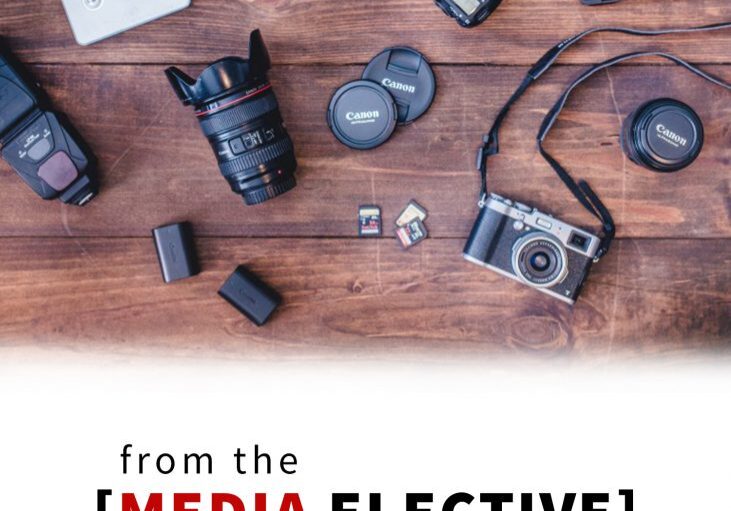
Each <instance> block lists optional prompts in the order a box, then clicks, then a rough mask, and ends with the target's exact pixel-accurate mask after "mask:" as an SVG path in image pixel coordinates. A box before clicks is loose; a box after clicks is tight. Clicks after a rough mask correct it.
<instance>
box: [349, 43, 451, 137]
mask: <svg viewBox="0 0 731 511" xmlns="http://www.w3.org/2000/svg"><path fill="white" fill-rule="evenodd" d="M363 79H364V80H370V81H372V82H376V83H378V84H380V85H381V86H383V87H385V88H386V89H387V90H388V91H389V92H390V93H391V94H392V95H393V97H394V99H395V100H396V106H397V107H398V123H399V124H409V123H411V122H414V121H415V120H416V119H418V118H419V117H421V116H422V115H423V114H424V113H425V112H426V111H427V110H429V107H430V106H431V104H432V102H433V101H434V94H435V93H436V89H437V82H436V79H435V78H434V72H433V71H432V69H431V66H430V65H429V62H427V60H426V58H425V57H424V56H423V55H422V54H421V53H419V52H418V51H416V50H414V49H413V48H406V47H396V48H387V49H385V50H383V51H382V52H381V53H379V54H378V55H376V56H375V57H374V58H373V60H371V62H370V63H369V64H368V66H367V67H366V69H365V71H364V72H363Z"/></svg>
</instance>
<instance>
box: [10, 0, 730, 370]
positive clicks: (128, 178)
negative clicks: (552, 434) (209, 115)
mask: <svg viewBox="0 0 731 511" xmlns="http://www.w3.org/2000/svg"><path fill="white" fill-rule="evenodd" d="M335 4H336V5H335ZM724 19H731V6H729V5H727V2H726V1H725V0H706V1H703V2H698V1H693V0H687V1H676V2H672V3H668V2H667V1H663V0H623V2H621V3H619V4H616V5H613V6H607V7H601V8H600V7H597V8H588V7H583V6H581V5H580V4H579V1H578V0H556V1H551V2H548V1H545V2H536V1H535V0H506V1H505V2H504V5H503V6H502V7H501V8H500V9H499V10H498V11H497V12H496V14H495V15H494V17H493V18H491V19H490V20H489V21H488V22H487V23H486V24H485V25H483V26H481V27H479V28H476V29H474V30H464V29H460V28H459V27H458V26H457V25H456V24H455V23H454V22H453V21H451V20H449V19H448V18H446V17H445V16H443V15H442V14H441V12H440V11H439V9H438V8H436V7H435V6H434V5H433V4H432V2H431V1H430V0H387V1H383V2H379V3H378V6H377V7H374V4H373V3H372V2H362V1H355V0H347V1H346V0H343V1H340V2H337V3H333V2H324V1H317V0H296V1H295V0H267V1H264V0H261V1H230V2H220V1H214V0H193V7H192V8H190V9H188V10H186V11H184V12H182V13H179V14H176V15H174V16H171V17H169V18H166V19H163V20H160V21H158V22H155V23H153V24H150V25H146V26H144V27H140V28H138V29H135V30H133V31H130V32H127V33H125V34H122V35H120V36H117V37H115V38H112V39H109V40H107V41H105V42H102V43H99V44H97V45H93V46H91V47H86V48H84V47H80V46H77V45H76V43H75V42H74V40H73V37H72V36H71V31H70V28H69V26H68V23H67V22H66V19H65V16H64V14H63V8H62V6H61V2H60V0H43V1H41V2H40V4H37V5H36V7H34V8H32V9H30V8H29V7H28V4H27V2H22V1H20V0H5V1H4V2H3V3H2V5H0V35H2V36H3V37H4V38H5V41H6V42H7V43H8V45H9V46H10V47H11V48H12V49H13V50H14V51H15V52H16V53H17V54H18V56H19V57H20V58H21V59H23V60H24V61H25V62H27V63H29V64H30V66H29V67H30V70H31V71H32V72H33V74H34V75H35V76H36V77H37V78H38V81H39V82H41V83H42V84H43V85H44V88H45V89H46V90H47V92H48V93H49V95H50V96H51V98H52V100H53V102H54V105H55V106H56V107H57V108H58V109H60V110H62V111H64V112H66V113H67V114H68V116H69V117H70V118H71V120H72V121H73V122H74V124H75V125H76V127H77V128H78V129H79V131H81V133H82V134H83V135H84V137H85V139H86V140H87V141H88V142H89V143H90V145H91V146H92V147H93V148H94V151H95V153H96V154H97V156H98V157H99V160H100V175H101V180H102V191H101V194H100V196H99V197H98V198H97V199H96V200H95V201H94V202H93V203H92V204H90V205H89V206H88V207H86V208H83V209H79V208H74V207H67V206H63V205H61V204H60V203H58V202H50V203H44V202H42V201H40V200H38V199H36V198H35V197H34V196H33V195H32V194H31V192H30V191H29V190H28V189H27V188H26V187H25V185H23V184H22V183H21V182H20V180H19V179H18V178H17V176H15V175H14V174H13V173H12V172H11V171H10V170H9V168H8V167H7V165H6V164H5V163H4V162H3V163H0V190H1V191H2V192H1V193H2V197H0V198H1V199H2V200H0V237H2V238H3V239H2V240H0V344H2V345H5V346H26V345H42V346H48V347H63V348H73V349H79V350H105V351H107V350H109V351H115V352H124V353H139V352H147V351H150V350H153V351H154V350H158V349H159V350H161V351H162V352H164V353H169V352H171V351H172V352H175V353H180V354H186V355H192V354H196V353H199V352H215V353H217V354H219V355H221V356H232V357H245V358H251V357H255V358H272V357H282V356H292V357H297V358H300V357H322V356H353V355H354V354H358V356H364V355H368V356H380V355H381V354H383V353H396V354H399V355H400V356H403V357H412V356H417V355H420V354H423V353H427V352H432V351H438V352H440V353H443V354H451V355H454V356H463V355H472V354H475V353H485V354H492V353H506V352H509V353H512V352H519V353H521V352H527V353H541V354H547V355H550V354H567V353H570V354H577V355H578V354H586V355H620V354H621V355H622V356H639V355H647V354H656V353H674V352H678V351H687V350H694V351H701V350H707V349H724V348H726V347H727V346H728V345H729V342H730V341H731V319H730V318H731V264H730V263H731V261H730V259H731V223H730V222H729V219H730V218H731V198H730V197H731V196H730V194H731V178H730V177H729V166H730V165H731V143H730V142H731V129H730V128H729V126H731V124H730V123H729V119H731V95H729V93H728V92H726V91H723V90H721V89H720V88H717V87H716V88H714V87H712V86H711V85H710V84H707V83H706V82H703V81H701V80H699V79H698V78H696V77H694V76H692V75H691V74H690V73H688V72H686V71H684V70H681V69H680V68H677V67H674V66H669V65H665V63H664V62H661V61H655V60H649V61H643V62H639V63H636V64H634V65H627V66H621V67H619V68H615V69H612V70H610V71H609V72H607V73H603V74H601V75H599V76H597V77H596V78H595V79H593V80H592V81H590V82H589V83H588V84H587V85H586V86H585V87H584V88H582V89H580V91H579V92H578V93H577V94H576V95H575V96H574V98H573V99H572V100H571V101H570V102H569V104H568V107H567V110H566V112H565V114H564V115H563V116H562V120H561V121H560V122H559V124H558V126H557V129H556V130H555V132H554V133H553V135H552V136H551V140H550V142H549V147H550V148H551V150H552V151H553V152H554V154H555V155H556V156H557V158H558V159H559V160H560V161H562V162H563V163H564V164H566V166H567V167H568V168H569V169H570V170H571V171H572V173H573V174H574V175H575V176H577V177H578V176H580V177H583V178H586V179H587V180H589V181H590V182H591V183H592V185H593V186H594V187H595V189H596V190H597V191H598V192H599V193H600V195H601V196H602V197H603V198H604V199H605V200H606V203H607V205H608V206H609V207H610V209H611V210H612V212H613V213H614V215H615V218H616V220H617V223H618V227H619V232H618V234H619V237H620V240H619V241H618V242H617V244H616V245H615V247H614V250H613V252H611V253H610V255H609V256H608V257H606V258H605V259H604V260H602V261H601V262H600V263H599V264H598V265H597V266H596V268H595V271H594V272H593V274H592V276H591V278H590V280H589V283H588V284H587V287H586V290H585V293H584V295H583V296H582V298H581V300H580V302H579V304H578V305H577V306H576V307H574V308H573V309H572V308H570V307H568V306H566V305H564V304H562V303H559V302H557V301H555V300H552V299H551V298H549V297H545V296H543V295H541V294H539V293H537V292H535V291H532V290H530V289H527V288H524V287H523V286H520V285H518V284H515V283H513V282H511V281H508V280H506V279H504V278H501V277H499V276H497V275H494V274H492V273H491V272H488V271H486V270H481V269H480V268H477V267H474V266H473V265H469V264H467V263H465V262H463V260H462V258H461V255H460V253H461V248H462V245H463V244H464V239H465V238H466V236H467V234H468V233H469V229H470V228H471V226H472V223H473V221H474V217H475V214H476V199H477V197H476V192H477V187H478V176H477V174H476V171H475V170H474V150H475V147H476V145H477V144H478V142H479V139H480V137H481V135H482V133H483V132H484V131H485V130H486V129H487V127H488V126H489V124H490V122H491V121H492V119H493V118H494V116H495V114H496V112H497V111H498V109H499V108H500V106H501V105H502V104H503V103H504V102H505V100H507V98H508V97H509V95H510V94H511V92H512V91H513V89H514V88H515V87H516V86H517V84H518V83H519V81H520V79H521V77H522V76H523V75H524V73H525V71H526V69H527V66H528V65H529V64H530V63H532V62H533V61H534V60H535V59H536V58H537V57H538V56H540V54H541V53H542V52H543V51H544V50H545V49H546V48H547V47H548V46H550V45H551V44H553V43H555V42H556V41H558V40H560V39H561V38H563V37H565V36H567V35H570V34H572V33H574V32H577V31H579V30H581V29H584V28H587V27H589V26H593V25H598V24H601V25H632V26H647V27H664V26H674V25H677V26H689V25H693V24H705V23H713V22H718V21H722V20H724ZM254 27H260V28H261V29H262V31H263V34H264V37H265V40H266V41H267V43H268V44H269V45H270V52H271V54H272V58H273V60H274V62H275V64H276V66H275V69H274V70H273V71H272V81H273V83H274V86H275V88H276V91H277V93H278V96H279V99H280V102H281V104H282V111H283V114H284V117H285V119H286V120H287V123H288V126H289V128H290V131H291V133H292V136H293V138H294V140H295V144H296V148H297V155H298V159H299V161H300V169H299V171H298V180H299V186H298V187H297V188H296V189H295V190H294V191H293V192H291V193H289V194H286V195H284V196H282V197H280V198H277V199H276V200H273V201H270V202H268V203H266V204H264V205H262V206H258V207H254V208H251V207H249V208H247V207H244V206H243V204H242V203H241V200H240V198H238V197H237V196H235V195H233V194H232V193H230V191H229V190H228V187H227V185H226V183H225V181H224V180H223V178H222V177H221V176H220V175H219V173H218V170H217V168H216V165H215V162H214V158H213V154H212V152H211V150H210V148H209V146H208V144H207V142H206V141H205V139H204V138H203V137H202V135H201V134H200V132H199V129H198V127H197V125H196V121H195V120H194V118H193V115H192V113H191V112H190V111H189V110H188V109H186V108H184V107H183V106H181V105H180V104H179V103H178V101H177V100H176V98H175V97H174V94H173V93H172V91H171V90H170V88H169V86H168V84H167V82H166V79H165V77H164V75H163V70H164V68H165V67H166V66H167V65H170V64H176V65H181V66H183V67H185V68H186V69H188V70H190V71H191V72H197V71H199V70H200V69H201V68H202V67H203V65H204V64H205V63H206V62H208V61H210V60H213V59H215V58H219V57H221V56H223V55H225V54H242V53H244V52H245V48H244V41H245V39H246V36H247V33H248V31H249V30H250V29H252V28H254ZM400 44H409V45H412V46H414V47H416V48H418V49H420V50H421V51H423V52H424V53H425V54H426V55H427V56H428V57H429V58H430V60H431V61H432V62H433V63H435V66H434V67H435V71H436V74H437V79H438V83H439V91H438V94H437V98H436V101H435V103H434V105H433V107H432V109H431V110H430V111H429V113H428V114H427V115H426V116H425V117H424V118H422V119H420V120H419V121H418V122H417V123H415V124H414V125H412V126H409V127H405V128H400V129H399V130H398V132H397V133H396V135H395V136H394V138H393V139H392V140H391V141H389V142H388V143H387V144H386V145H384V146H382V147H381V148H378V149H376V150H373V151H367V152H357V151H353V150H350V149H347V148H345V147H344V146H342V145H340V144H338V143H337V142H336V141H335V139H334V138H333V136H332V134H331V133H330V132H329V130H328V129H327V125H326V122H325V110H326V108H327V103H328V101H329V98H330V96H331V94H332V92H333V90H334V89H335V88H337V86H338V85H340V84H342V83H344V82H345V81H348V80H352V79H355V78H357V77H358V76H359V75H360V73H361V71H362V65H361V63H363V62H367V61H368V60H369V59H370V57H372V56H373V55H374V54H375V53H376V52H377V51H379V50H380V49H382V48H383V47H385V46H391V45H400ZM648 48H659V49H668V50H670V51H674V52H677V53H678V54H679V55H682V56H684V57H687V58H689V59H691V60H693V61H694V62H698V63H701V64H704V66H705V68H706V69H707V70H708V71H710V72H712V73H714V74H716V75H718V76H721V77H723V78H725V79H727V80H731V65H729V64H731V53H730V52H729V48H731V30H730V31H725V32H718V33H714V34H711V35H704V36H669V37H664V38H661V39H651V40H646V39H643V40H639V39H636V38H631V37H622V36H598V37H595V38H593V39H590V40H589V41H587V42H586V43H582V44H581V46H580V47H579V48H577V49H576V50H573V51H571V52H569V53H568V54H567V55H566V56H565V58H562V60H561V62H562V65H561V66H559V67H558V68H557V69H556V70H554V71H552V72H550V73H549V74H547V75H546V76H545V78H544V80H543V81H542V83H541V85H539V86H537V87H535V88H534V89H533V90H532V91H531V92H529V93H528V94H527V95H526V97H525V99H524V100H523V102H522V103H521V104H520V105H519V107H518V108H516V110H515V112H514V114H513V115H512V117H511V118H510V119H509V121H508V122H507V123H506V125H505V129H504V132H503V136H502V154H501V155H500V156H499V157H497V158H496V159H495V160H494V161H493V165H492V168H491V171H492V173H493V177H492V183H493V187H494V189H495V190H497V191H500V192H501V193H503V194H504V195H506V196H509V197H512V198H515V199H518V200H522V201H524V202H527V203H531V204H534V205H536V206H539V207H541V208H542V209H544V210H546V211H548V212H550V213H553V214H555V215H557V216H559V217H561V218H563V219H565V220H566V221H569V222H573V223H577V224H580V225H584V226H587V227H592V226H593V225H594V224H593V222H592V220H593V219H592V218H591V217H590V216H588V215H587V214H586V213H585V212H584V211H583V210H582V209H581V208H580V206H578V205H577V204H576V203H575V202H574V201H573V200H572V198H571V196H570V195H569V193H568V192H567V191H566V190H565V189H564V188H563V187H562V185H561V184H560V183H559V182H558V180H557V178H556V177H555V175H554V174H553V173H552V171H551V170H550V168H549V167H548V166H547V165H546V164H545V163H544V162H543V160H542V159H541V158H540V156H539V155H538V154H537V152H536V150H535V134H536V132H537V129H538V127H539V125H540V122H541V120H542V118H543V116H544V115H545V112H546V111H547V109H548V107H550V106H551V105H552V104H553V102H554V101H555V100H556V98H557V96H558V95H559V93H560V92H561V90H562V88H563V87H564V86H565V85H566V84H567V82H568V81H569V80H570V79H571V78H572V77H574V76H576V75H577V74H578V73H579V72H580V71H581V70H582V69H583V66H581V64H585V63H590V62H594V61H597V60H600V59H604V58H607V57H608V56H611V55H614V54H618V53H621V52H624V51H631V50H633V49H648ZM475 64H485V65H475ZM659 96H672V97H675V98H677V99H680V100H683V101H685V102H687V103H688V104H690V105H691V106H693V107H694V108H695V109H696V110H697V111H698V112H699V114H700V115H701V117H702V118H703V119H704V122H705V127H706V147H705V149H704V151H703V153H702V155H701V157H700V158H699V160H698V162H697V163H696V164H695V165H694V166H692V167H691V168H689V169H687V170H685V171H683V172H680V173H677V174H673V175H659V174H654V173H651V172H649V171H647V170H644V169H640V168H638V167H637V166H635V165H633V164H632V163H631V162H629V161H627V160H626V159H625V158H624V157H623V154H622V152H621V149H620V147H619V135H618V134H619V130H620V126H621V122H622V120H623V119H624V118H625V117H626V115H628V114H629V113H630V112H631V111H632V110H634V109H635V108H636V107H637V106H639V105H640V104H641V103H642V102H644V101H646V100H648V99H652V98H656V97H659ZM411 198H415V199H417V200H419V201H420V202H421V203H422V204H423V205H424V206H425V207H427V209H429V212H430V217H429V219H428V222H427V224H428V227H429V229H430V235H431V239H429V240H427V241H425V242H424V243H422V244H421V245H420V246H418V247H416V248H414V249H413V250H412V251H410V252H403V251H401V250H400V248H399V247H398V245H397V242H396V241H395V240H394V239H392V237H391V236H392V235H391V232H390V231H391V228H390V225H391V224H392V221H393V219H394V218H395V216H396V215H397V214H398V212H399V210H400V209H401V208H402V207H403V206H404V205H405V204H406V202H407V201H408V200H409V199H411ZM371 202H374V203H377V204H380V205H381V206H382V207H383V211H384V225H385V226H386V235H387V237H385V238H383V239H380V240H377V241H376V240H359V239H357V237H356V230H357V223H356V219H357V206H358V205H359V204H362V203H371ZM175 220H190V221H192V222H193V224H194V226H195V230H196V234H197V235H198V240H199V248H200V251H201V258H202V260H203V266H204V272H203V274H202V275H201V276H199V277H196V278H194V279H191V280H188V281H185V282H180V283H177V284H174V285H169V286H166V285H164V284H162V282H161V280H160V277H159V270H158V269H157V262H156V258H155V254H154V250H153V246H152V241H151V240H150V239H149V238H150V236H149V232H150V229H151V228H153V227H155V226H156V225H160V224H162V223H167V222H170V221H175ZM237 264H248V265H251V267H252V269H254V270H255V271H257V272H258V273H260V274H261V275H262V276H263V277H264V278H265V279H266V280H268V281H270V282H271V283H272V284H273V285H274V286H275V287H277V288H278V289H280V290H281V291H282V293H283V294H284V298H285V306H284V307H283V308H282V309H281V310H280V311H279V312H278V313H277V316H276V317H275V318H274V320H273V321H272V322H271V323H270V324H268V325H267V326H265V327H263V328H260V329H257V328H256V327H253V326H252V325H250V324H249V323H248V322H247V321H246V320H245V319H244V318H242V317H241V316H239V315H238V314H237V313H236V312H235V311H234V310H233V309H231V308H230V307H229V306H228V305H227V304H225V303H224V302H223V301H222V300H221V299H220V298H219V297H218V296H217V295H216V290H217V288H218V287H219V286H220V284H221V283H222V281H223V280H224V279H225V277H226V275H227V274H228V273H230V272H231V271H232V270H233V269H234V268H235V266H236V265H237Z"/></svg>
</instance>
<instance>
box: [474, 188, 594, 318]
mask: <svg viewBox="0 0 731 511" xmlns="http://www.w3.org/2000/svg"><path fill="white" fill-rule="evenodd" d="M480 206H481V209H480V214H479V216H478V217H477V221H476V222H475V225H474V227H473V228H472V233H471V234H470V237H469V239H468V240H467V244H466V245H465V248H464V257H465V259H467V260H468V261H470V262H472V263H475V264H479V265H480V266H484V267H486V268H489V269H491V270H493V271H495V272H497V273H499V274H501V275H504V276H506V277H509V278H511V279H513V280H517V281H518V282H522V283H523V284H526V285H528V286H531V287H533V288H535V289H537V290H539V291H541V292H543V293H546V294H548V295H551V296H553V297H555V298H558V299H559V300H562V301H564V302H567V303H570V304H573V303H575V302H576V299H577V297H578V296H579V292H580V290H581V287H582V285H583V284H584V281H585V280H586V277H587V276H588V274H589V270H590V269H591V266H592V265H593V263H594V262H595V258H596V256H597V254H598V252H599V249H600V247H601V243H602V241H601V239H600V238H599V237H597V236H595V235H593V234H591V233H588V232H586V231H584V230H582V229H579V228H577V227H574V226H572V225H569V224H567V223H565V222H561V221H560V220H557V219H556V218H554V217H552V216H551V215H547V214H545V213H541V212H540V211H538V210H537V209H535V208H531V207H529V206H526V205H525V204H521V203H519V202H513V201H511V200H509V199H505V198H503V197H501V196H499V195H496V194H490V195H489V196H488V197H487V198H486V199H485V200H483V201H482V202H481V204H480Z"/></svg>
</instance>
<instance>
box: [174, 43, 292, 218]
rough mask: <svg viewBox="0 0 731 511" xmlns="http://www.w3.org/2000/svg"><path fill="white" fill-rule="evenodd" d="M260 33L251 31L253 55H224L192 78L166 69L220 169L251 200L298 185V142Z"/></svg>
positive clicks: (285, 190) (180, 72) (250, 46)
mask: <svg viewBox="0 0 731 511" xmlns="http://www.w3.org/2000/svg"><path fill="white" fill-rule="evenodd" d="M270 68H271V61H270V59H269V53H268V52H267V49H266V46H265V45H264V40H263V39H262V37H261V33H260V32H259V31H258V30H255V31H253V32H252V33H251V35H250V37H249V58H248V59H242V58H239V57H225V58H223V59H220V60H217V61H216V62H214V63H213V64H211V65H210V66H208V67H207V68H206V69H204V70H203V72H202V73H201V74H200V76H199V77H198V78H197V79H194V78H191V77H190V76H188V75H187V74H185V73H184V72H182V71H181V70H180V69H178V68H176V67H171V68H168V69H167V70H166V71H165V74H166V75H167V77H168V80H169V81H170V84H171V85H172V87H173V89H174V90H175V92H176V93H177V95H178V97H179V98H180V100H181V101H182V102H183V104H184V105H193V107H194V108H195V115H196V117H197V118H198V122H199V123H200V127H201V130H203V134H204V135H205V136H206V137H207V138H208V141H209V142H210V144H211V146H212V147H213V151H214V152H215V153H216V157H217V158H218V165H219V168H220V170H221V174H223V177H225V178H226V180H227V181H228V183H229V185H230V186H231V189H232V190H233V191H234V192H235V193H237V194H239V195H242V196H243V198H244V201H245V202H246V204H248V205H252V204H260V203H262V202H264V201H267V200H269V199H272V198H274V197H277V196H278V195H281V194H283V193H285V192H287V191H289V190H291V189H292V188H294V187H295V186H296V185H297V182H296V181H295V177H294V172H295V170H296V169H297V160H296V159H295V155H294V146H293V144H292V139H291V138H290V137H289V134H288V133H287V130H286V128H285V125H284V121H283V120H282V115H281V114H280V112H279V103H277V98H276V97H275V96H274V91H273V90H272V86H271V84H270V83H269V79H268V77H267V72H268V71H269V69H270Z"/></svg>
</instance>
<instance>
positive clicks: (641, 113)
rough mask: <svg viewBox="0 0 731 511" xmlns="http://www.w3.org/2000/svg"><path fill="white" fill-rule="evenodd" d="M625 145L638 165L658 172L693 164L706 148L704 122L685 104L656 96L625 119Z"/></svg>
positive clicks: (623, 141) (626, 150)
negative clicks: (704, 147)
mask: <svg viewBox="0 0 731 511" xmlns="http://www.w3.org/2000/svg"><path fill="white" fill-rule="evenodd" d="M622 146H623V148H624V150H625V152H626V153H627V156H628V157H629V158H630V159H631V160H632V161H633V162H635V163H637V164H638V165H640V166H642V167H645V168H648V169H650V170H654V171H657V172H675V171H678V170H681V169H684V168H685V167H687V166H689V165H690V164H691V163H693V162H694V161H695V159H696V158H698V155H699V154H700V152H701V149H702V148H703V123H702V122H701V119H700V117H698V114H696V113H695V111H693V109H692V108H690V107H689V106H688V105H686V104H685V103H681V102H680V101H676V100H674V99H656V100H653V101H650V102H648V103H645V104H644V105H642V106H641V107H640V108H639V109H638V110H637V111H636V112H635V113H634V114H632V115H631V116H630V117H628V118H627V120H626V121H625V125H624V129H623V135H622Z"/></svg>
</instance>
